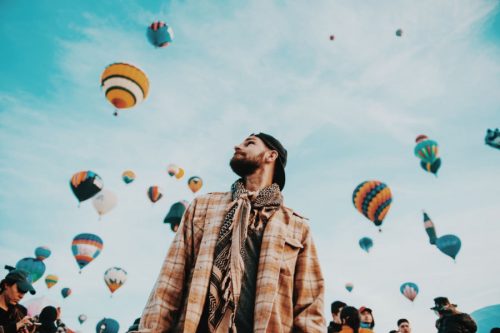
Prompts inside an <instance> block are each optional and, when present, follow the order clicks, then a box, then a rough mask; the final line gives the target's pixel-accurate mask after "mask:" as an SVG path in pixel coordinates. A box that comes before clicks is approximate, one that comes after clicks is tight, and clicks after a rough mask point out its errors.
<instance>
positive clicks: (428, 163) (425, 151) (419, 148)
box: [414, 134, 441, 175]
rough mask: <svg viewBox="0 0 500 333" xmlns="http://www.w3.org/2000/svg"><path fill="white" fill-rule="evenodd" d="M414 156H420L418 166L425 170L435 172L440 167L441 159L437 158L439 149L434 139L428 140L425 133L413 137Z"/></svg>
mask: <svg viewBox="0 0 500 333" xmlns="http://www.w3.org/2000/svg"><path fill="white" fill-rule="evenodd" d="M415 141H416V143H417V145H416V146H415V150H414V153H415V156H417V157H418V158H420V160H421V162H420V166H421V167H422V169H424V170H425V171H427V172H432V173H433V174H435V175H436V174H437V172H438V170H439V168H440V167H441V159H440V158H439V149H438V144H437V142H436V141H433V140H430V139H429V138H428V137H427V136H426V135H423V134H421V135H419V136H417V138H416V139H415Z"/></svg>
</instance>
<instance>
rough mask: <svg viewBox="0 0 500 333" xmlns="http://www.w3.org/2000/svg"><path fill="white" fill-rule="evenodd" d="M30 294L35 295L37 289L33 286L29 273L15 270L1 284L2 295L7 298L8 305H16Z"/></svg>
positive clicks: (0, 292) (0, 291)
mask: <svg viewBox="0 0 500 333" xmlns="http://www.w3.org/2000/svg"><path fill="white" fill-rule="evenodd" d="M27 292H30V294H32V295H34V294H35V293H36V291H35V288H33V286H32V285H31V282H30V279H29V273H28V272H26V271H24V270H21V269H14V270H12V271H10V272H9V274H7V275H6V276H5V278H4V279H3V280H2V281H1V282H0V294H1V295H2V296H3V297H4V298H5V302H6V303H7V304H11V305H15V304H17V303H19V301H21V299H22V298H23V297H24V295H25V294H26V293H27Z"/></svg>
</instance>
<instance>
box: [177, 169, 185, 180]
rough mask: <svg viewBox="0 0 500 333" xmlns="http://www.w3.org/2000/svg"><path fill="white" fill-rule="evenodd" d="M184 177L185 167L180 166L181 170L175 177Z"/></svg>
mask: <svg viewBox="0 0 500 333" xmlns="http://www.w3.org/2000/svg"><path fill="white" fill-rule="evenodd" d="M182 177H184V169H183V168H179V170H178V171H177V173H176V174H175V178H177V179H181V178H182Z"/></svg>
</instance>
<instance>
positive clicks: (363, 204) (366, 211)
mask: <svg viewBox="0 0 500 333" xmlns="http://www.w3.org/2000/svg"><path fill="white" fill-rule="evenodd" d="M352 202H353V204H354V207H356V209H357V210H358V211H359V212H360V213H361V214H363V215H364V216H365V217H366V218H368V219H369V220H370V221H372V222H373V223H374V224H375V225H376V226H377V227H379V226H381V225H382V222H383V221H384V218H385V216H386V214H387V212H388V211H389V208H390V207H391V202H392V194H391V190H390V189H389V187H388V186H387V185H386V184H384V183H382V182H380V181H378V180H371V181H365V182H362V183H361V184H359V185H358V186H357V187H356V189H355V190H354V192H353V194H352ZM379 230H380V228H379Z"/></svg>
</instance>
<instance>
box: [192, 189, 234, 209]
mask: <svg viewBox="0 0 500 333" xmlns="http://www.w3.org/2000/svg"><path fill="white" fill-rule="evenodd" d="M230 200H231V192H209V193H206V194H202V195H199V196H197V197H196V198H195V199H194V202H195V203H196V205H197V206H199V205H208V204H209V203H210V204H214V205H219V204H223V203H227V202H228V201H230Z"/></svg>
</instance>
